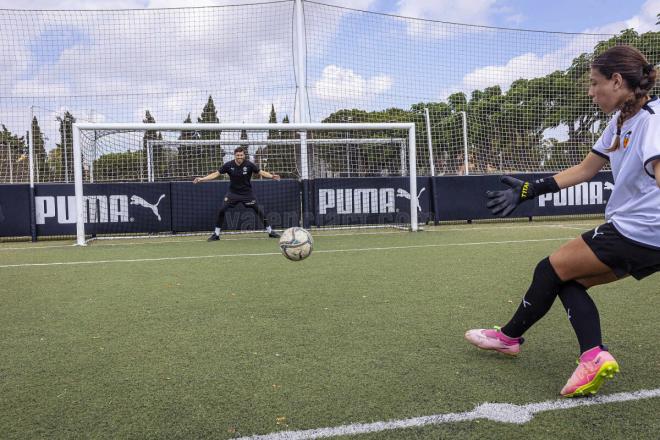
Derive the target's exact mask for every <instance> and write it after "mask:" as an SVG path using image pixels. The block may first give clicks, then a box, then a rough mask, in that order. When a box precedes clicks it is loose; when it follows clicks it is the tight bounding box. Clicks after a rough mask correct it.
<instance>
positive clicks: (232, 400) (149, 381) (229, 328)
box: [0, 220, 660, 440]
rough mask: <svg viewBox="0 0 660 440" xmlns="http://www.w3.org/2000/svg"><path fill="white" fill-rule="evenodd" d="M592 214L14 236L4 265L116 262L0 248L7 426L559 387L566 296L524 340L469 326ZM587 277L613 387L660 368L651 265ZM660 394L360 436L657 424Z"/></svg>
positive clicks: (234, 413)
mask: <svg viewBox="0 0 660 440" xmlns="http://www.w3.org/2000/svg"><path fill="white" fill-rule="evenodd" d="M574 223H578V224H574ZM595 224H597V220H596V221H591V222H584V221H583V222H575V221H574V222H573V223H567V222H564V223H562V222H553V223H538V222H535V223H530V224H524V223H523V224H520V223H517V224H503V223H500V224H485V225H484V224H481V225H465V226H443V227H439V228H437V229H434V230H433V231H426V232H420V233H416V234H413V233H406V232H395V233H391V232H390V231H384V232H387V233H370V234H364V235H349V234H348V233H336V232H335V233H332V232H329V231H324V232H319V233H314V235H315V253H314V254H313V255H312V256H311V257H310V258H309V259H308V260H305V261H303V262H290V261H288V260H286V259H285V258H284V257H282V256H280V255H273V253H276V252H277V251H278V249H277V246H276V242H275V241H274V240H268V239H261V238H258V239H257V238H255V237H252V238H240V239H236V240H226V239H223V241H220V242H215V243H206V242H205V241H202V240H201V239H200V238H182V239H171V240H158V239H156V240H146V241H145V240H142V241H140V240H134V241H121V242H113V243H108V242H95V243H93V244H91V245H90V246H87V247H85V248H80V247H71V246H64V244H66V243H58V242H47V243H37V244H31V243H5V244H2V245H0V266H6V265H21V264H34V263H61V262H84V261H100V260H104V261H106V262H105V263H99V264H70V265H44V266H20V267H0V283H1V284H0V285H1V287H0V334H2V338H1V339H0V359H1V361H0V396H2V398H1V399H0V426H1V427H2V434H1V435H0V437H2V438H17V439H18V438H20V439H38V438H48V439H53V438H131V439H133V438H134V439H152V438H153V439H156V438H167V439H197V438H214V439H224V438H233V437H239V436H246V435H252V434H267V433H272V432H278V431H282V430H302V429H312V428H322V427H333V426H339V425H344V424H351V423H369V422H374V421H384V420H390V419H405V418H410V417H418V416H425V415H432V414H443V413H450V412H464V411H470V410H472V409H473V408H474V407H475V406H476V405H478V404H480V403H483V402H502V403H514V404H527V403H532V402H541V401H546V400H555V399H558V398H559V396H558V392H559V390H560V389H561V387H562V386H563V384H564V382H565V381H566V379H567V378H568V377H569V376H570V374H571V372H572V370H573V368H574V366H575V364H574V362H575V358H576V357H577V355H578V352H577V351H578V349H577V348H578V347H577V343H576V342H575V337H574V335H573V333H572V329H571V328H570V325H569V324H568V322H567V321H566V318H565V314H564V311H563V308H562V307H561V306H560V305H559V304H556V305H555V307H554V308H553V310H551V312H550V313H549V314H548V316H546V318H545V319H544V320H543V321H541V322H540V323H539V324H538V325H537V326H535V327H534V328H532V329H531V330H530V331H529V332H528V334H527V335H526V336H527V339H528V342H527V343H526V344H525V346H524V347H523V348H524V350H523V353H522V355H521V356H520V357H518V358H507V357H502V356H498V355H497V354H496V353H488V352H482V351H479V350H476V349H474V348H473V347H470V346H468V344H466V343H465V342H464V340H463V333H464V332H465V330H466V329H469V328H473V327H478V326H491V325H494V324H503V323H504V322H505V321H506V320H507V319H508V317H509V316H510V314H511V313H512V312H513V311H514V309H515V307H516V306H517V304H518V302H519V300H520V297H521V295H522V293H524V291H525V290H526V288H527V285H528V283H529V280H530V275H531V272H532V270H533V268H534V266H535V265H536V263H537V261H538V260H540V259H541V258H543V257H544V256H546V255H548V254H550V253H551V252H552V251H553V250H554V249H556V248H557V247H558V246H559V245H560V244H561V243H562V242H564V241H567V239H568V238H570V237H575V236H577V235H578V234H579V233H580V232H581V231H583V230H587V229H590V228H591V227H592V225H595ZM411 246H418V247H411ZM374 248H383V249H378V250H376V249H374ZM384 248H392V249H384ZM351 249H368V250H361V251H359V250H351ZM338 250H346V251H345V252H335V251H338ZM245 254H253V255H245ZM259 254H262V255H259ZM241 255H242V256H241ZM182 257H190V258H182ZM198 257H203V258H198ZM163 258H169V259H164V260H159V261H123V262H120V261H118V260H140V259H163ZM591 292H592V294H593V297H594V299H595V301H596V303H597V304H598V306H599V310H600V313H601V321H602V326H603V333H604V337H605V341H606V343H608V344H609V346H610V349H611V351H612V352H613V354H614V355H615V356H616V357H617V360H618V361H619V364H620V365H621V369H622V374H620V375H619V376H618V377H617V378H616V380H614V381H613V382H610V383H608V384H606V386H605V387H604V388H603V389H602V390H601V393H602V394H611V393H616V392H624V391H636V390H640V389H655V388H658V387H660V361H659V360H658V359H659V357H658V353H660V342H659V340H658V337H657V336H658V325H657V310H658V308H659V306H660V295H658V293H660V288H659V287H658V275H654V276H651V277H649V278H647V279H645V280H643V281H641V282H637V281H634V280H631V279H626V280H623V281H620V282H617V283H614V284H611V285H607V286H600V287H597V288H594V289H592V291H591ZM658 414H660V399H648V400H644V401H637V402H628V403H614V404H607V405H595V406H590V407H581V408H575V409H570V410H560V411H551V412H546V413H541V414H537V415H536V416H535V417H534V419H533V420H532V421H530V422H529V423H527V424H525V425H510V424H502V423H496V422H491V421H486V420H479V421H473V422H462V423H453V424H444V425H438V426H427V427H423V428H418V429H407V430H398V431H389V432H379V433H373V434H369V435H361V436H356V437H353V438H358V439H360V440H362V439H408V438H419V439H437V438H475V439H477V438H535V439H554V438H560V437H565V438H578V437H579V438H582V435H581V433H582V432H583V431H585V430H586V431H587V432H588V433H589V434H590V436H594V437H597V438H601V437H604V436H607V438H608V439H615V438H628V439H633V438H634V439H645V438H649V439H651V438H657V433H658V431H659V430H660V417H658Z"/></svg>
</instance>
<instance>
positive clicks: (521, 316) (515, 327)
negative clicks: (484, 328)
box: [502, 257, 562, 338]
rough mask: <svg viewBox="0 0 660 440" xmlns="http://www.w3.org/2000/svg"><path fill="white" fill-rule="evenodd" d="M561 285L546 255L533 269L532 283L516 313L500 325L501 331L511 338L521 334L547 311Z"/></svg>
mask: <svg viewBox="0 0 660 440" xmlns="http://www.w3.org/2000/svg"><path fill="white" fill-rule="evenodd" d="M561 285H562V281H561V279H560V278H559V277H558V276H557V273H556V272H555V269H554V268H553V267H552V264H550V259H549V258H547V257H546V258H544V259H543V260H541V262H539V264H537V265H536V269H535V270H534V278H533V279H532V284H531V285H530V286H529V289H528V290H527V293H525V296H524V297H523V300H522V302H521V303H520V306H518V310H516V313H514V315H513V317H512V318H511V320H510V321H509V322H508V323H507V324H506V325H505V326H504V327H502V333H504V334H505V335H507V336H509V337H511V338H519V337H520V336H522V335H523V333H525V332H526V331H527V330H528V329H529V328H530V327H531V326H533V325H534V324H535V323H536V321H538V320H539V319H541V318H542V317H543V316H544V315H545V314H546V313H548V310H550V307H552V303H553V302H554V301H555V298H556V297H557V294H558V293H559V289H560V288H561Z"/></svg>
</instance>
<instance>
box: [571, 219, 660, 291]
mask: <svg viewBox="0 0 660 440" xmlns="http://www.w3.org/2000/svg"><path fill="white" fill-rule="evenodd" d="M582 239H583V240H584V241H585V242H586V243H587V246H589V248H591V250H592V251H593V252H594V254H596V257H598V259H599V260H600V261H602V262H603V263H604V264H605V265H606V266H607V267H609V268H610V269H612V271H613V272H614V274H615V275H616V276H617V277H618V278H622V277H624V276H626V275H632V276H633V277H634V278H635V279H638V280H641V279H642V278H644V277H647V276H649V275H651V274H653V273H655V272H658V271H660V249H653V248H650V247H646V246H643V245H640V244H637V243H635V242H633V241H632V240H630V239H629V238H626V237H624V236H623V235H621V233H620V232H619V231H617V230H616V228H615V227H614V225H613V224H611V223H605V224H602V225H600V226H598V227H596V228H595V229H592V230H591V231H587V232H585V233H584V234H582Z"/></svg>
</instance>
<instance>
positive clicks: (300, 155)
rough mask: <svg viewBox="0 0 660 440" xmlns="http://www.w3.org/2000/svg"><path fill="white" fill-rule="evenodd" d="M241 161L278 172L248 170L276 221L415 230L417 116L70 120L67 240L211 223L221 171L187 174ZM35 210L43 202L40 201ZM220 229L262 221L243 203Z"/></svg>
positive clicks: (221, 195) (269, 218)
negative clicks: (363, 120) (290, 120)
mask: <svg viewBox="0 0 660 440" xmlns="http://www.w3.org/2000/svg"><path fill="white" fill-rule="evenodd" d="M239 148H241V149H243V151H244V152H245V155H246V161H250V162H252V163H254V164H255V165H256V167H257V169H259V170H263V171H266V172H268V173H271V174H276V175H277V176H279V177H280V179H279V180H271V179H267V178H265V177H266V176H259V175H255V174H252V179H251V186H252V189H253V195H254V199H256V203H257V205H258V206H259V208H260V209H261V212H262V213H263V215H264V218H265V220H266V224H267V225H270V226H272V227H273V228H275V229H282V228H288V227H291V226H299V225H302V226H304V227H308V228H309V227H365V226H395V227H405V228H410V229H413V230H416V229H417V223H418V221H419V219H418V215H417V214H418V211H420V210H421V209H420V208H419V207H418V200H417V197H412V196H411V194H418V190H417V169H416V149H415V125H414V124H412V123H382V124H377V123H372V124H332V123H330V124H320V123H314V124H277V123H273V124H192V123H191V124H93V123H87V124H74V125H73V155H74V174H75V185H74V187H75V191H74V192H75V193H74V195H73V196H70V197H69V198H68V199H69V200H66V201H65V202H63V203H62V205H65V204H66V205H67V206H66V207H64V206H61V207H58V206H55V204H56V203H54V202H53V206H52V210H51V211H50V212H49V215H54V214H55V212H56V211H57V210H58V209H65V210H66V211H67V214H66V215H67V216H68V217H69V218H70V220H71V222H72V223H74V221H73V220H75V224H76V235H77V242H78V243H79V244H83V243H85V242H86V240H88V239H89V238H90V237H96V238H104V237H107V238H111V237H121V236H136V235H143V234H163V233H166V234H171V233H177V234H181V233H197V232H205V233H207V232H210V231H212V230H213V229H214V228H215V227H216V226H218V225H217V224H216V223H217V222H218V211H219V209H220V207H221V206H223V204H224V203H225V198H227V197H229V199H232V196H231V194H232V193H233V192H235V191H234V190H232V189H231V188H230V180H229V178H228V176H227V175H226V174H223V175H221V176H220V178H219V179H215V180H213V181H206V182H200V183H197V184H195V183H193V180H194V179H195V178H196V177H204V176H207V175H209V174H211V173H213V172H215V171H217V170H219V169H220V168H221V167H222V165H223V164H225V163H230V165H229V166H230V167H238V168H239V169H240V167H243V169H244V173H248V172H249V169H248V168H246V166H247V164H246V163H240V164H239V163H237V162H236V161H235V151H236V150H237V149H239ZM38 211H40V212H44V215H46V214H45V213H46V212H47V211H48V207H47V206H39V207H38ZM219 226H220V227H221V228H222V230H223V233H226V232H244V231H261V230H263V229H264V226H265V225H264V222H263V221H262V219H261V218H260V216H259V213H258V212H257V210H255V209H254V208H253V207H251V206H250V204H249V203H248V204H238V205H237V206H235V207H234V206H232V207H231V209H228V210H227V211H226V213H225V216H224V219H223V223H222V224H221V225H219Z"/></svg>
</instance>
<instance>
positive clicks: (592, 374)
mask: <svg viewBox="0 0 660 440" xmlns="http://www.w3.org/2000/svg"><path fill="white" fill-rule="evenodd" d="M618 372H619V364H618V363H617V362H616V359H614V357H613V356H612V355H611V354H610V352H609V351H605V350H603V349H602V348H600V347H594V348H592V349H591V350H587V351H585V352H584V353H582V356H580V359H578V367H577V368H576V369H575V371H574V372H573V375H572V376H571V377H570V379H568V382H567V383H566V385H564V388H562V390H561V395H562V396H564V397H579V396H590V395H593V394H596V393H597V392H598V389H599V388H600V386H601V385H602V384H603V383H604V382H605V381H606V380H607V379H612V378H613V377H614V375H615V374H616V373H618Z"/></svg>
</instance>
